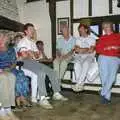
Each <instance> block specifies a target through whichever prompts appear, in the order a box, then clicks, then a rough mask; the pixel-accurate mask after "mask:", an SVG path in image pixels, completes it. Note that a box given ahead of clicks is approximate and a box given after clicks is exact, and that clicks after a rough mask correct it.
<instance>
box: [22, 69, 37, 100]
mask: <svg viewBox="0 0 120 120" xmlns="http://www.w3.org/2000/svg"><path fill="white" fill-rule="evenodd" d="M22 70H23V71H24V73H25V75H26V76H29V77H31V89H32V95H31V97H32V99H37V79H38V77H37V74H35V73H34V72H32V71H30V70H28V69H24V68H23V69H22Z"/></svg>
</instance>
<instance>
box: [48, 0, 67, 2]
mask: <svg viewBox="0 0 120 120" xmlns="http://www.w3.org/2000/svg"><path fill="white" fill-rule="evenodd" d="M55 1H56V2H59V1H68V0H55ZM46 2H50V0H46Z"/></svg>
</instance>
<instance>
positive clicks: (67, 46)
mask: <svg viewBox="0 0 120 120" xmlns="http://www.w3.org/2000/svg"><path fill="white" fill-rule="evenodd" d="M75 43H76V39H75V38H74V37H72V36H70V38H69V39H68V40H65V39H64V38H59V39H58V40H57V44H56V45H57V46H56V49H57V50H59V52H60V53H61V54H67V53H68V52H70V51H71V50H72V49H73V47H74V46H75Z"/></svg>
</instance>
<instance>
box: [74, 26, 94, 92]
mask: <svg viewBox="0 0 120 120" xmlns="http://www.w3.org/2000/svg"><path fill="white" fill-rule="evenodd" d="M78 31H79V35H80V37H78V38H77V40H76V46H75V56H74V59H75V65H74V67H75V73H76V79H74V80H73V82H75V83H76V84H75V85H73V86H72V89H73V90H74V91H82V90H83V87H84V84H85V79H86V75H87V72H88V70H89V68H90V65H91V63H92V62H93V61H94V55H95V54H94V48H95V39H94V38H92V37H90V35H89V27H88V26H87V25H84V24H80V25H79V27H78Z"/></svg>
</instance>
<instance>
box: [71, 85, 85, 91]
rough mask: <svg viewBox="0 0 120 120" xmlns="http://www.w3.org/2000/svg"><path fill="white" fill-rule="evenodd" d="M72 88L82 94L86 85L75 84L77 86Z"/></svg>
mask: <svg viewBox="0 0 120 120" xmlns="http://www.w3.org/2000/svg"><path fill="white" fill-rule="evenodd" d="M71 87H72V89H73V91H75V92H80V91H83V90H84V85H81V84H75V85H72V86H71Z"/></svg>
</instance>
